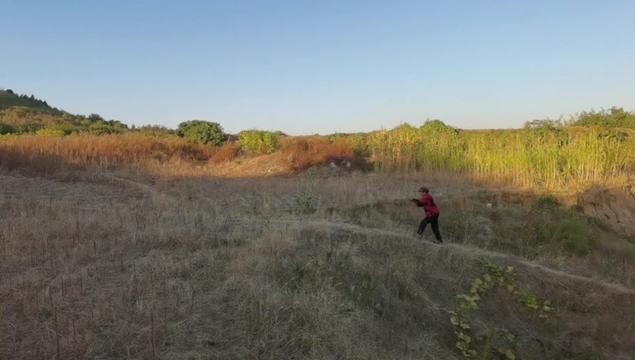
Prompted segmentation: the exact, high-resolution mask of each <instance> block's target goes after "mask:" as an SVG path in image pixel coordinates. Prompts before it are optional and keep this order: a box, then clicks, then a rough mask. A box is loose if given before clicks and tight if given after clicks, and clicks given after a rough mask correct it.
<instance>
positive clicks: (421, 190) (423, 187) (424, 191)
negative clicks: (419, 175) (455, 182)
mask: <svg viewBox="0 0 635 360" xmlns="http://www.w3.org/2000/svg"><path fill="white" fill-rule="evenodd" d="M417 192H420V193H424V194H427V193H429V192H430V190H429V189H428V188H427V187H425V186H422V187H420V188H419V190H417Z"/></svg>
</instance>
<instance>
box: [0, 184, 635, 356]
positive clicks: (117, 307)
mask: <svg viewBox="0 0 635 360" xmlns="http://www.w3.org/2000/svg"><path fill="white" fill-rule="evenodd" d="M87 175H88V177H87V178H86V179H84V180H82V179H81V178H75V179H74V182H73V183H66V182H60V181H53V180H45V179H35V178H31V179H30V178H20V177H15V176H6V175H3V176H1V177H0V183H1V184H2V186H0V189H2V190H1V193H0V212H2V214H3V215H5V214H15V215H14V216H13V217H8V216H2V217H0V219H2V220H0V221H2V223H1V224H0V225H2V226H3V228H5V229H8V231H6V232H4V233H3V237H2V246H0V251H1V252H2V254H1V255H2V258H3V259H7V260H6V261H4V262H3V263H2V264H0V274H1V275H0V295H1V296H0V299H2V300H0V306H1V309H2V321H0V333H2V334H6V336H3V337H2V338H0V358H4V357H9V356H10V357H11V358H14V359H36V358H51V357H54V356H55V354H56V352H58V351H59V353H60V358H87V357H90V358H93V357H96V358H126V357H127V358H151V357H161V358H170V359H178V358H182V359H191V358H205V359H208V358H211V359H227V358H313V359H323V358H360V359H361V358H364V359H408V358H413V359H414V358H418V359H421V358H424V359H425V358H428V359H451V358H457V357H458V354H457V353H456V352H455V351H454V342H455V339H454V337H453V334H452V328H451V326H450V325H449V314H448V311H450V310H452V309H453V308H454V299H455V296H456V295H457V294H461V293H464V292H466V291H467V289H468V288H469V286H470V283H471V281H472V280H473V279H474V278H475V277H477V276H479V275H480V273H481V271H482V270H481V267H480V265H479V262H480V261H482V260H490V261H494V262H497V263H500V264H503V265H512V266H514V267H516V269H517V271H518V275H519V280H520V283H521V284H522V286H524V287H526V288H528V289H530V290H531V291H532V292H535V293H536V294H537V295H538V296H540V297H544V298H548V299H551V300H552V301H553V302H554V304H555V307H556V312H555V313H554V315H553V317H551V318H549V319H547V320H540V319H537V318H535V317H534V316H532V315H531V313H529V312H527V311H524V310H523V308H522V307H518V306H517V305H516V304H514V302H513V301H511V300H510V299H509V298H507V297H505V294H504V293H502V294H501V293H494V294H492V295H491V296H488V297H487V298H486V299H484V300H483V305H482V308H481V309H480V310H479V311H478V312H477V313H476V315H475V318H474V323H475V324H479V326H480V327H481V328H482V326H499V327H502V326H504V327H506V328H508V329H511V330H512V331H513V332H514V333H516V334H517V335H518V341H517V353H518V354H519V355H521V356H522V358H525V359H562V358H607V359H620V358H622V359H626V358H628V354H631V353H632V352H633V351H635V341H633V339H632V337H631V332H630V331H629V329H628V327H629V326H630V324H632V322H633V321H634V320H635V319H634V318H633V314H632V312H630V309H631V308H632V307H633V305H634V302H635V292H634V291H633V281H634V280H633V278H632V276H633V274H634V273H635V271H633V268H632V264H633V263H634V262H633V259H634V258H635V255H633V247H634V246H633V245H632V244H630V243H629V242H628V241H626V240H625V239H623V238H621V237H619V236H615V234H612V233H610V232H606V231H608V230H606V231H604V230H602V231H600V235H602V236H604V235H606V236H607V237H606V238H604V237H602V238H600V239H598V240H597V241H598V243H596V244H595V246H594V247H593V249H592V251H591V252H590V253H589V254H588V255H586V256H575V255H572V254H571V253H569V252H568V251H567V249H566V248H563V247H561V246H560V244H558V243H555V244H551V243H547V244H546V246H545V247H544V248H540V247H535V246H533V247H535V248H536V249H535V251H533V252H530V253H529V252H528V250H529V249H530V248H532V244H525V243H524V242H523V240H524V239H525V238H524V237H523V236H522V234H519V233H518V232H517V231H516V228H515V226H516V224H517V223H518V222H524V221H526V220H527V217H526V216H528V215H529V214H528V213H527V211H529V210H527V207H525V206H520V205H519V204H518V203H517V202H515V201H513V199H505V198H504V197H500V198H499V202H498V203H496V207H493V208H491V209H490V208H489V207H487V206H486V205H487V203H491V202H492V197H491V196H493V195H492V194H491V193H490V192H488V191H486V190H485V189H484V188H482V187H479V186H475V185H470V184H469V183H466V182H464V181H461V180H460V179H448V178H438V179H435V178H434V177H430V176H429V177H428V178H427V182H428V183H429V184H430V186H431V187H432V188H433V190H434V193H435V195H436V196H437V201H438V202H439V203H440V204H441V206H442V210H443V218H442V227H443V231H444V233H445V235H446V238H447V239H448V241H449V244H447V245H445V246H436V245H432V244H426V243H421V242H419V241H417V240H416V239H415V238H414V237H412V236H411V235H410V234H411V233H412V231H413V226H414V224H415V223H414V222H415V221H416V219H417V217H418V216H419V215H420V214H419V213H418V209H412V208H411V207H410V205H409V204H407V203H402V202H400V199H403V198H407V197H409V196H410V195H411V192H412V189H415V188H416V187H417V186H418V185H419V184H420V181H421V179H420V178H417V177H396V176H378V175H348V176H343V177H341V176H340V177H321V176H320V173H317V174H316V173H313V174H309V175H303V176H297V177H288V178H266V179H235V180H227V179H224V180H222V179H216V180H210V179H204V178H201V179H198V180H196V179H189V180H188V179H183V180H161V179H156V181H155V182H145V181H143V182H137V181H134V180H126V179H121V178H119V177H117V176H114V177H113V176H102V175H101V174H99V173H93V174H87ZM105 205H106V206H105ZM313 209H314V210H316V211H315V212H312V211H309V210H313ZM487 209H489V210H492V211H494V210H497V213H496V214H494V213H489V212H487V211H488V210H487ZM555 211H558V210H555ZM468 215H469V216H468ZM557 215H558V216H564V215H566V214H560V213H559V214H557ZM9 219H10V220H9ZM9 222H10V223H9ZM581 224H582V225H583V226H588V224H587V225H585V223H581ZM584 231H596V230H594V228H592V227H587V228H584ZM603 234H604V235H603ZM611 241H613V242H614V243H615V244H619V246H620V247H619V248H616V247H610V246H603V244H604V242H611ZM608 258H611V261H606V259H608ZM600 264H601V265H602V267H597V266H599V265H600ZM541 266H542V267H541ZM563 272H564V273H563ZM481 325H482V326H481ZM51 329H53V331H50V330H51ZM56 333H57V334H58V335H59V336H58V337H56V336H55V334H56Z"/></svg>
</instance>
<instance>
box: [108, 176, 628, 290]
mask: <svg viewBox="0 0 635 360" xmlns="http://www.w3.org/2000/svg"><path fill="white" fill-rule="evenodd" d="M106 177H107V178H109V179H111V180H113V181H119V182H122V183H125V184H128V185H130V186H133V187H136V188H137V189H140V190H143V191H146V192H149V193H153V194H164V193H163V192H160V191H157V190H156V189H154V188H153V187H152V186H149V185H147V184H144V183H141V182H137V181H134V180H130V179H126V178H121V177H118V176H114V175H107V176H106ZM242 221H243V220H241V219H236V220H235V221H232V223H240V222H242ZM253 222H262V223H267V224H272V223H275V224H285V225H291V226H311V227H314V228H318V229H320V228H321V229H336V230H340V231H349V232H354V233H358V234H368V235H385V236H392V237H400V238H403V239H411V240H413V241H414V240H415V237H414V236H412V235H409V234H405V233H400V232H395V231H390V230H384V229H378V228H366V227H362V226H359V225H355V224H350V223H339V222H331V221H326V220H306V221H305V220H297V219H253V218H252V219H250V220H249V223H252V224H253ZM421 244H422V246H425V247H437V246H444V247H447V248H449V249H452V251H454V252H456V253H459V254H461V255H463V256H466V257H469V258H472V259H476V258H488V259H497V260H505V261H511V262H513V263H515V264H518V265H520V266H522V267H524V268H526V269H528V270H533V271H538V272H541V273H543V274H545V275H551V276H556V277H560V278H564V279H569V280H572V281H577V282H581V283H584V284H588V285H592V286H597V287H603V288H606V289H611V290H613V291H615V292H619V293H625V294H631V295H635V289H632V288H629V287H626V286H624V285H621V284H616V283H612V282H608V281H604V280H600V279H595V278H590V277H586V276H581V275H575V274H571V273H568V272H566V271H562V270H558V269H554V268H550V267H548V266H544V265H541V264H538V263H535V262H532V261H528V260H524V259H521V258H519V257H517V256H513V255H509V254H504V253H499V252H495V251H491V250H486V249H482V248H478V247H473V246H468V245H460V244H452V243H446V244H443V245H437V244H433V243H430V242H421Z"/></svg>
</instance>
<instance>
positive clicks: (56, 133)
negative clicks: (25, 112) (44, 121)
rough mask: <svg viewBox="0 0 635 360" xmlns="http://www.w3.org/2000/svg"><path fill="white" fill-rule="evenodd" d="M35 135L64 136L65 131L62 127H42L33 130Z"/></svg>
mask: <svg viewBox="0 0 635 360" xmlns="http://www.w3.org/2000/svg"><path fill="white" fill-rule="evenodd" d="M35 135H38V136H64V135H66V133H65V131H64V130H62V129H56V128H44V129H40V130H38V131H36V132H35Z"/></svg>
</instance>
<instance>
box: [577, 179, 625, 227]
mask: <svg viewBox="0 0 635 360" xmlns="http://www.w3.org/2000/svg"><path fill="white" fill-rule="evenodd" d="M577 206H578V208H579V209H581V210H582V211H583V212H584V214H585V215H587V216H591V217H594V218H596V219H598V220H600V221H602V222H603V223H605V224H606V225H608V226H609V227H611V229H613V230H614V231H617V232H619V233H622V234H625V235H628V236H635V189H634V188H633V186H632V185H627V186H625V187H622V188H613V189H607V188H602V187H594V188H591V189H589V190H587V191H585V192H583V193H581V194H580V195H579V196H578V199H577Z"/></svg>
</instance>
